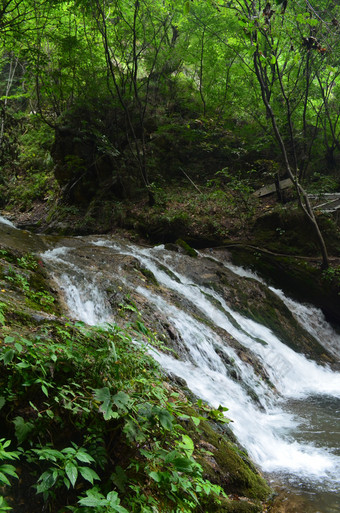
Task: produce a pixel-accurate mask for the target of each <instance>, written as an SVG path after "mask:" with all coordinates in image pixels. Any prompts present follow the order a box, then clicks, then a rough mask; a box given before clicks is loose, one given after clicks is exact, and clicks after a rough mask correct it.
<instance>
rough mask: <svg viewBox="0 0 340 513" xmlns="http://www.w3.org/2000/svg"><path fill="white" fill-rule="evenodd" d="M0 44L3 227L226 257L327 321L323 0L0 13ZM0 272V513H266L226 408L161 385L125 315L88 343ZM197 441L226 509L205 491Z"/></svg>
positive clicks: (333, 48) (112, 2) (129, 311)
mask: <svg viewBox="0 0 340 513" xmlns="http://www.w3.org/2000/svg"><path fill="white" fill-rule="evenodd" d="M0 36H1V42H0V45H1V51H0V209H1V211H2V213H3V215H4V216H6V217H7V218H9V219H11V220H13V221H14V222H15V223H16V225H17V226H18V227H21V228H24V229H28V230H32V231H33V232H39V233H44V234H53V235H55V234H57V235H61V236H68V235H89V234H95V233H110V234H112V233H119V234H123V235H127V236H128V237H130V238H131V239H132V240H139V241H140V240H142V241H143V242H144V243H147V244H150V243H151V244H156V243H168V244H170V245H171V244H173V243H176V244H177V246H176V247H177V249H178V248H180V249H179V251H182V252H184V253H187V254H188V255H191V256H192V257H193V258H195V250H194V249H192V247H195V248H198V249H200V248H207V247H210V246H215V247H217V246H224V247H227V248H230V250H231V251H232V252H233V258H234V259H235V262H237V263H242V264H246V265H247V266H250V267H253V268H256V269H257V271H258V272H260V273H261V272H262V273H263V275H264V276H266V277H268V278H270V279H272V280H273V282H274V283H277V284H278V285H280V286H281V287H282V288H284V287H286V288H287V289H290V290H293V291H294V293H295V294H296V296H297V297H299V298H301V299H306V298H308V300H310V301H313V302H314V304H316V305H318V306H320V307H321V308H323V311H324V313H325V315H326V316H327V318H328V319H330V320H331V321H335V322H340V313H339V312H340V308H339V307H340V258H339V251H340V231H339V226H338V220H339V219H338V217H337V211H335V213H327V212H326V213H325V212H323V211H322V209H321V208H320V209H319V208H318V205H320V204H323V203H325V202H326V199H325V198H327V194H330V193H336V192H339V191H340V174H339V166H340V48H339V46H340V37H339V36H340V6H339V5H338V4H337V2H336V1H332V0H322V1H319V2H316V1H315V0H297V1H294V2H293V1H292V0H272V1H271V2H270V1H264V0H177V1H176V2H175V1H172V0H157V1H155V0H71V1H64V0H2V1H1V2H0ZM283 181H285V182H284V183H285V184H286V185H283ZM287 182H288V187H287V188H286V186H287ZM268 186H272V194H268V195H266V194H263V196H262V195H261V192H259V191H261V190H263V188H264V187H268ZM325 195H326V196H325ZM23 233H26V232H23ZM4 237H5V235H4ZM22 237H23V239H22V240H23V241H24V244H26V239H25V237H26V235H25V236H24V235H22ZM32 237H33V235H32ZM36 244H38V243H36ZM39 244H40V243H39ZM191 246H192V247H191ZM18 247H19V246H18ZM38 249H39V251H40V250H41V248H40V247H39V248H38ZM43 249H44V250H46V249H47V246H46V247H44V248H43ZM0 260H1V265H0V284H1V287H2V289H1V293H4V294H7V291H9V290H10V295H11V301H12V303H10V304H9V303H8V304H7V303H6V301H5V299H6V298H3V302H0V329H1V330H2V333H1V334H2V335H4V337H3V340H2V341H1V342H0V343H1V344H3V346H2V349H3V350H2V351H0V366H1V369H2V371H3V373H2V374H1V375H0V385H1V391H0V413H1V415H0V419H2V420H3V424H4V426H5V428H4V430H3V431H1V433H0V512H5V511H7V510H10V509H12V507H13V509H14V511H18V512H20V513H21V512H26V511H30V513H32V511H33V509H34V508H36V509H35V510H34V511H37V512H38V511H52V512H54V511H55V512H56V511H63V512H64V511H74V512H78V511H82V512H84V513H85V512H87V511H98V512H102V511H107V512H113V511H116V512H120V513H124V512H127V511H131V512H136V513H139V512H144V513H154V512H157V511H159V512H162V513H165V512H169V513H178V512H191V511H193V512H194V511H195V512H202V513H203V512H206V513H210V512H213V511H216V512H230V513H232V512H235V513H237V512H249V513H255V512H259V511H262V512H264V511H269V509H268V510H267V509H266V508H269V506H268V503H265V502H264V501H266V499H267V498H268V496H269V493H270V492H269V489H268V487H267V485H266V483H265V482H264V481H263V480H262V478H261V477H260V476H259V475H258V473H257V472H256V470H255V469H254V468H253V466H252V463H250V462H249V460H248V458H247V456H246V455H245V454H244V452H243V450H242V448H239V447H238V448H236V449H235V447H234V446H233V448H232V449H231V446H232V444H233V443H234V442H235V440H234V439H233V436H232V434H231V433H229V435H228V436H230V440H228V441H227V442H225V441H223V442H221V439H220V435H219V433H220V431H218V429H220V430H221V424H223V423H224V424H225V423H227V422H228V421H227V420H226V419H225V417H224V413H223V412H224V411H225V409H224V408H222V407H220V408H219V409H211V408H209V407H208V406H207V405H206V404H204V403H203V402H201V403H199V406H198V407H197V404H196V406H194V405H193V404H192V402H195V400H194V399H195V398H193V397H191V396H190V394H187V395H188V397H189V399H188V397H185V398H184V395H183V393H182V392H179V391H178V389H177V388H175V387H174V385H173V384H171V385H167V387H165V388H164V383H163V379H164V377H163V376H162V374H161V372H160V371H159V368H158V367H157V365H156V364H155V363H154V362H153V361H152V360H151V358H150V357H149V356H148V355H147V351H146V350H145V348H144V349H143V348H142V349H139V348H136V347H134V346H133V345H132V340H134V337H135V336H136V332H138V334H139V335H138V336H141V338H143V337H144V339H143V340H147V341H148V342H150V343H155V344H156V343H157V344H159V341H158V342H157V341H155V333H154V332H153V331H152V327H151V326H145V325H144V324H143V319H142V318H141V315H140V313H139V312H138V309H137V308H136V305H135V304H134V303H133V302H131V301H130V302H129V301H127V300H126V301H125V302H124V301H123V303H120V304H119V312H120V313H122V316H123V314H124V315H126V316H127V317H126V318H127V321H129V322H127V326H124V327H121V328H119V329H118V327H117V326H116V327H112V326H111V331H110V330H109V331H106V332H105V331H104V330H102V329H99V328H86V327H85V326H84V324H83V323H74V322H71V321H69V320H65V319H64V318H63V317H61V316H62V311H63V308H62V306H63V305H61V304H59V299H58V297H57V293H56V291H55V290H53V287H52V288H51V284H50V282H49V280H48V277H47V274H46V270H45V269H44V266H43V264H42V262H41V260H39V259H37V258H36V256H32V253H31V252H29V253H26V252H22V251H21V250H20V251H19V250H17V249H14V250H13V248H12V247H11V248H10V246H6V244H5V242H3V241H1V244H0ZM137 272H139V273H140V274H141V273H143V272H144V271H143V269H142V270H141V269H137ZM151 274H152V273H151ZM150 276H151V275H150V272H149V271H147V270H146V271H145V276H144V278H145V279H146V280H151V281H152V279H153V278H152V276H151V277H150ZM144 278H143V279H144ZM152 286H158V285H157V283H152ZM11 287H13V290H14V292H13V291H12V290H11ZM240 297H241V295H240ZM36 310H39V312H40V311H41V312H42V313H41V312H40V313H39V316H40V317H39V319H40V320H39V319H38V314H37V313H36ZM254 315H255V314H254ZM261 315H262V314H261ZM263 315H264V317H265V314H263ZM131 318H132V321H133V322H132V321H131ZM37 319H38V320H37ZM41 319H43V321H42V320H41ZM39 323H40V324H39ZM13 332H14V333H16V334H17V333H20V337H19V338H17V335H16V334H15V335H13ZM32 337H37V338H36V339H34V343H33V342H32ZM131 362H133V363H131ZM116 364H117V365H116ZM118 365H119V370H118ZM133 366H134V367H133ZM52 368H53V371H51V369H52ZM63 380H66V381H67V390H66V389H65V387H64V384H63V385H62V383H64V381H63ZM72 380H73V381H72ZM66 381H65V382H66ZM108 383H111V384H112V388H111V389H110V390H109V388H108V386H107V384H108ZM19 389H20V393H19V392H17V390H19ZM27 390H30V391H31V392H30V393H31V394H32V395H30V394H29V393H28V392H27ZM37 390H38V391H37ZM52 390H53V392H52ZM65 390H66V391H65ZM89 390H90V392H89ZM26 392H27V393H26ZM186 392H187V391H186ZM34 394H36V395H37V406H36V408H35V410H36V412H38V413H35V412H34V411H33V410H34V407H32V404H31V403H29V404H30V405H31V408H30V407H29V406H27V404H28V403H27V404H26V403H25V401H26V402H27V401H28V399H29V400H33V399H32V397H33V396H34ZM53 394H54V395H53ZM27 397H28V399H27ZM136 398H138V401H137V399H136ZM53 401H54V402H53ZM191 401H192V402H191ZM137 402H138V404H137ZM57 403H58V404H57ZM24 404H25V406H23V405H24ZM65 405H66V406H65ZM32 408H33V409H32ZM145 412H146V413H145ZM59 416H61V417H62V418H63V423H61V424H60V422H59V421H60V419H59ZM63 416H64V417H63ZM209 422H210V423H209ZM211 423H212V424H214V426H213V428H212V427H211ZM87 424H88V425H90V428H89V429H87ZM215 424H216V425H217V424H218V425H219V427H217V434H216V425H215ZM61 425H62V429H63V430H64V431H65V433H66V435H65V436H66V437H67V436H68V437H69V442H70V440H71V443H69V445H66V446H65V444H64V442H65V438H64V436H63V435H62V436H61V435H60V426H61ZM188 426H189V427H188ZM46 433H47V435H46ZM15 437H16V439H17V442H18V443H17V446H16V448H15V450H12V448H13V447H12V445H10V441H9V439H11V438H12V439H14V438H15ZM30 437H32V440H34V442H33V441H32V442H30V441H29V440H30ZM72 437H73V438H72ZM115 437H117V440H116V438H115ZM150 439H152V440H153V442H152V443H149V440H150ZM202 440H203V441H202ZM212 440H213V442H212ZM201 442H202V444H203V445H202V447H203V446H204V451H205V452H204V451H203V449H202V451H203V452H204V454H203V452H202V454H201V455H200V456H199V457H197V458H196V456H195V454H196V453H195V454H194V450H195V448H194V444H195V446H197V445H198V444H199V443H201ZM211 443H213V444H215V445H216V447H217V446H218V444H222V445H221V451H220V453H222V452H223V451H224V454H225V455H227V456H223V457H222V456H220V460H221V461H220V460H219V459H218V457H219V456H214V457H216V459H217V461H218V463H219V472H220V474H218V475H219V476H221V475H222V473H223V472H225V474H223V479H226V478H225V476H229V478H228V479H229V481H230V482H229V483H228V484H229V485H230V490H231V492H230V493H231V498H230V500H229V499H228V498H227V496H226V494H225V492H227V493H228V494H229V490H227V489H226V488H225V487H224V485H223V482H222V481H223V479H222V477H219V478H218V479H217V480H216V475H215V476H214V477H212V476H211V475H207V470H206V469H207V467H208V466H207V465H205V461H204V460H205V458H206V457H207V455H208V456H209V454H210V453H209V450H210V448H211ZM25 444H26V445H25ZM39 444H40V445H39ZM63 444H64V445H63ZM204 444H205V445H204ZM20 445H21V447H19V448H18V446H20ZM22 447H24V449H22ZM103 447H105V450H104V449H103ZM24 450H25V451H26V453H27V454H28V458H26V460H25V463H21V464H20V465H21V470H19V471H18V468H17V465H16V462H17V461H19V459H20V458H21V457H22V454H23V451H24ZM110 451H111V452H110ZM114 451H116V453H115V454H116V456H115V458H116V459H117V461H116V460H115V463H117V465H116V466H115V467H114V472H113V473H112V468H111V467H112V465H111V467H110V462H111V463H112V458H113V456H112V454H113V453H114ZM208 453H209V454H208ZM193 454H194V456H193ZM117 455H118V456H117ZM136 455H137V456H136ZM110 458H111V460H110ZM223 458H224V460H223ZM222 460H223V461H222ZM14 465H16V466H14ZM32 468H34V469H35V470H34V471H33V472H32ZM38 468H39V469H40V470H37V469H38ZM169 468H170V469H171V472H170V470H169ZM221 468H222V470H220V469H221ZM94 469H95V470H94ZM228 469H229V470H228ZM21 472H22V473H23V477H21V478H20V473H21ZM215 474H216V473H215ZM27 476H28V477H27ZM127 476H128V477H127ZM230 476H231V477H230ZM214 479H215V480H214ZM18 482H19V483H21V484H18ZM13 483H15V484H14V485H13V486H14V492H10V491H9V488H10V485H11V484H13ZM79 483H80V484H79ZM96 483H99V484H96ZM127 483H130V484H129V485H128V484H127ZM131 483H132V484H131ZM230 483H231V484H230ZM90 485H91V486H90ZM32 487H33V488H32ZM223 488H224V491H223ZM28 490H29V491H28ZM32 490H33V491H32ZM66 490H67V491H68V498H67V500H65V493H66V492H65V491H66ZM36 492H38V493H37V495H35V493H36ZM26 493H27V497H29V501H28V502H27V505H26V506H25V494H26ZM15 495H16V497H15ZM243 495H244V496H247V497H248V498H247V500H245V501H243V502H242V500H243V499H242V500H239V496H243ZM36 497H38V498H36ZM234 499H235V500H234ZM35 501H36V504H35ZM29 508H33V509H31V510H30V509H29ZM60 508H61V509H60Z"/></svg>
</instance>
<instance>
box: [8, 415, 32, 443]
mask: <svg viewBox="0 0 340 513" xmlns="http://www.w3.org/2000/svg"><path fill="white" fill-rule="evenodd" d="M13 424H14V426H15V436H16V437H17V440H18V442H19V444H21V442H23V441H24V440H26V438H27V436H28V435H29V434H30V432H31V431H32V430H33V429H34V424H33V423H32V422H25V420H24V419H23V418H22V417H15V419H14V420H13Z"/></svg>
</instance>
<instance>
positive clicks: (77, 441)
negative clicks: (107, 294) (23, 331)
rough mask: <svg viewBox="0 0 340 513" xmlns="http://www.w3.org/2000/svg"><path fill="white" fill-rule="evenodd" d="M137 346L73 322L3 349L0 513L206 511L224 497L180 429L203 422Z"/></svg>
mask: <svg viewBox="0 0 340 513" xmlns="http://www.w3.org/2000/svg"><path fill="white" fill-rule="evenodd" d="M0 321H1V322H2V324H4V323H5V322H6V311H5V309H2V310H1V318H0ZM137 338H138V336H137V333H136V332H135V331H131V330H129V329H128V328H127V329H126V330H123V329H121V328H119V327H118V326H116V325H108V326H106V327H105V329H103V328H99V327H96V328H89V327H88V326H85V325H83V324H82V323H71V322H66V323H64V324H57V323H51V324H46V325H44V327H41V328H39V330H36V333H35V334H34V335H32V337H27V338H25V337H23V336H20V335H17V334H15V333H13V334H11V335H7V336H5V337H3V339H2V340H1V339H0V341H1V344H0V425H1V426H2V428H1V430H2V432H1V440H0V512H5V511H8V510H10V509H11V508H13V509H14V510H15V511H20V512H21V511H30V513H35V512H38V511H39V512H40V511H49V512H57V511H60V512H63V513H66V512H67V511H72V512H74V513H78V512H84V513H86V512H90V511H91V512H92V511H93V512H118V513H126V512H128V511H129V512H132V513H133V512H144V513H149V512H150V513H156V512H162V513H165V512H169V513H170V512H174V513H175V512H176V513H177V512H190V511H204V509H203V510H202V509H201V507H200V502H201V500H204V497H206V496H207V495H213V496H214V497H215V498H217V497H218V496H222V495H224V493H223V491H222V489H221V488H220V487H219V486H217V485H214V484H212V483H211V482H209V481H208V480H206V479H205V478H204V476H203V470H202V467H201V465H200V464H199V463H197V461H196V460H195V454H196V449H195V448H194V442H193V440H192V439H191V437H190V436H188V434H187V433H186V431H185V430H184V428H183V427H182V425H183V422H190V423H191V424H192V425H193V427H194V429H198V426H199V424H200V422H201V420H202V419H203V417H200V414H197V416H195V415H194V416H192V415H187V413H186V411H187V401H186V399H183V396H180V395H179V393H177V392H175V391H174V390H173V389H172V388H171V387H170V386H169V385H167V386H165V384H164V381H163V377H162V374H161V371H160V369H159V368H158V365H157V364H156V363H155V361H154V360H153V359H152V358H151V357H150V356H149V355H148V353H147V349H146V348H145V347H143V345H141V343H140V341H139V342H138V340H137ZM140 340H141V336H140ZM201 406H202V405H201ZM206 409H207V407H206V406H204V412H205V415H206V411H205V410H206ZM212 412H213V415H214V417H215V418H218V419H220V420H223V419H225V418H224V416H223V408H220V409H218V410H212ZM211 500H213V499H211ZM214 500H215V499H214ZM216 500H217V499H216Z"/></svg>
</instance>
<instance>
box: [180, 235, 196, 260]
mask: <svg viewBox="0 0 340 513" xmlns="http://www.w3.org/2000/svg"><path fill="white" fill-rule="evenodd" d="M176 244H177V245H178V246H180V247H181V248H183V249H184V251H185V253H186V254H187V255H189V256H191V257H193V258H197V251H196V250H195V249H193V248H192V247H191V246H189V244H188V243H187V242H185V241H184V240H182V239H177V240H176Z"/></svg>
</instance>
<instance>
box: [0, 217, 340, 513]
mask: <svg viewBox="0 0 340 513" xmlns="http://www.w3.org/2000/svg"><path fill="white" fill-rule="evenodd" d="M2 221H3V218H2ZM0 222H1V218H0ZM6 226H7V227H8V229H10V230H11V231H13V233H14V229H13V228H12V227H10V225H9V224H8V225H6ZM15 232H16V233H18V230H15ZM26 233H27V232H26ZM17 236H18V235H17ZM37 237H38V236H37ZM41 239H42V241H43V243H44V246H45V249H44V250H39V253H40V256H41V258H42V260H43V261H44V264H45V266H46V268H47V269H48V271H49V272H50V274H51V277H52V279H53V281H54V283H55V284H56V286H57V287H58V289H59V290H60V293H61V297H62V299H63V301H64V302H65V305H67V309H68V314H69V316H70V317H71V318H73V319H77V320H81V321H83V322H85V323H88V324H91V325H96V324H105V323H106V322H118V318H117V308H115V307H117V305H119V304H121V302H122V298H123V296H124V295H125V296H126V294H128V295H129V297H131V298H133V300H134V304H136V305H137V307H138V309H139V310H140V311H141V313H142V317H143V319H144V315H146V316H147V318H148V319H149V321H150V323H154V324H155V326H160V327H163V328H164V327H165V328H164V330H165V331H164V333H168V334H170V336H169V337H168V340H167V341H166V343H169V344H173V349H174V351H175V352H176V355H172V353H169V352H167V353H162V352H161V351H158V350H157V351H156V350H154V349H153V350H152V354H153V356H154V358H155V359H157V360H158V362H159V363H160V365H161V366H162V367H163V369H164V370H165V371H166V372H167V373H169V374H170V375H171V376H174V375H175V376H178V377H179V378H182V379H183V380H185V382H186V383H187V386H188V387H189V388H190V389H191V391H192V392H193V393H194V394H195V395H196V396H198V397H200V398H202V399H203V400H205V401H206V402H208V403H209V404H211V405H212V406H214V407H218V406H219V405H220V404H222V405H223V406H226V407H228V409H229V411H228V412H227V416H228V418H230V419H231V420H232V423H231V424H230V426H231V428H232V430H233V432H234V433H235V435H236V437H237V439H238V441H239V443H240V444H241V446H242V447H244V448H245V449H246V450H247V452H248V454H249V456H250V457H251V459H252V460H253V461H254V462H255V463H256V465H257V466H258V467H259V469H260V470H261V471H262V472H263V474H264V475H265V477H266V478H267V480H268V481H269V483H271V484H272V485H273V486H276V487H278V488H282V487H283V488H284V489H285V490H287V493H289V494H294V495H296V496H298V497H301V499H302V501H303V503H302V504H303V505H302V507H301V509H299V510H297V509H296V510H295V509H294V510H289V511H299V512H301V513H302V512H304V513H334V512H340V499H339V496H340V449H339V439H340V424H339V420H340V373H339V372H338V371H337V370H336V366H334V365H333V366H332V365H327V364H326V365H324V364H320V362H319V360H318V362H317V361H315V360H314V359H313V358H311V356H310V355H308V356H306V355H305V354H303V352H302V351H296V350H294V349H293V348H292V347H289V346H288V345H287V344H286V343H284V341H282V340H280V337H279V336H278V335H277V334H275V333H274V331H273V329H271V328H270V327H269V326H268V325H263V324H260V323H259V322H257V321H256V320H254V318H252V316H251V315H250V316H249V317H248V316H247V315H246V314H245V313H244V305H247V304H253V303H254V302H255V303H256V301H257V300H258V299H257V297H263V298H264V297H267V295H269V297H271V298H273V303H275V304H276V302H277V303H278V304H279V305H281V308H282V309H283V310H282V311H283V312H285V311H286V310H287V314H285V315H286V318H287V319H290V317H289V316H290V315H291V314H292V316H291V318H292V319H293V321H291V322H292V323H293V325H294V326H295V324H294V323H296V324H298V325H299V327H298V328H296V327H294V328H292V330H293V329H294V330H295V331H291V332H290V333H295V335H292V338H295V339H297V338H298V337H299V336H301V337H302V335H300V334H301V333H304V334H303V337H304V338H305V339H306V340H313V341H314V342H315V344H321V345H322V346H323V348H324V351H325V353H327V354H328V355H331V358H333V360H334V361H339V358H340V335H339V333H338V332H337V331H336V330H335V329H334V328H333V327H332V326H330V325H329V324H328V323H327V322H326V320H325V319H324V317H323V314H322V312H321V311H320V310H318V309H316V308H315V307H313V306H311V305H301V304H299V303H297V302H296V301H294V300H293V299H291V298H288V297H286V296H285V295H284V294H283V292H282V291H280V290H277V289H275V288H273V287H268V286H267V285H266V284H265V283H264V282H263V280H262V279H260V278H259V277H258V276H257V275H255V274H254V273H252V272H250V271H248V270H245V269H243V268H240V267H235V266H233V265H232V264H231V263H230V261H229V260H226V256H225V255H224V254H223V253H219V252H218V251H204V252H201V253H199V255H198V257H197V259H194V258H191V257H189V256H187V255H185V254H181V253H180V252H175V251H169V250H166V249H165V248H164V246H156V247H153V248H151V247H141V246H137V245H136V244H132V243H130V242H129V241H126V240H123V239H118V238H114V237H113V236H88V237H72V238H71V237H64V238H61V237H59V238H55V239H53V238H51V237H46V238H44V237H43V236H42V237H41ZM151 273H152V274H151ZM148 276H152V280H151V281H150V280H148V279H147V277H148ZM222 282H223V284H224V285H223V287H221V285H220V283H222ZM226 283H228V285H226ZM232 287H234V288H232ZM255 296H256V298H255V300H254V297H255ZM242 301H243V303H242ZM252 302H253V303H252ZM241 303H242V304H241ZM286 323H288V321H287V322H286ZM150 325H151V324H150ZM155 329H156V328H155ZM297 329H299V330H301V331H296V330H297ZM314 342H313V343H314ZM294 343H295V344H296V343H297V342H296V340H294ZM294 347H295V346H294Z"/></svg>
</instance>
